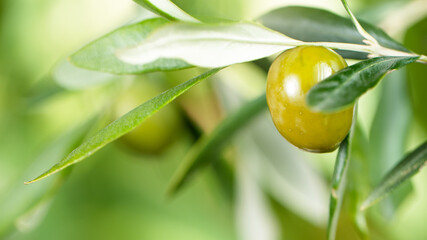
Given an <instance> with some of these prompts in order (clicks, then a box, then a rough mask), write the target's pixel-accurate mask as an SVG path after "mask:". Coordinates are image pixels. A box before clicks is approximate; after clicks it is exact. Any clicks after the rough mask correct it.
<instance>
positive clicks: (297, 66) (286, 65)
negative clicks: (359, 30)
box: [267, 46, 353, 152]
mask: <svg viewBox="0 0 427 240" xmlns="http://www.w3.org/2000/svg"><path fill="white" fill-rule="evenodd" d="M346 66H347V64H346V62H345V61H344V59H343V58H342V57H341V56H340V55H338V54H337V53H335V52H334V51H332V50H330V49H328V48H324V47H313V46H299V47H296V48H293V49H289V50H287V51H285V52H283V53H282V54H281V55H280V56H278V57H277V58H276V59H275V60H274V62H273V64H272V65H271V67H270V70H269V71H268V77H267V103H268V107H269V109H270V113H271V117H272V119H273V122H274V124H275V125H276V128H277V130H278V131H279V132H280V133H281V134H282V135H283V136H284V137H285V138H286V139H287V140H288V141H289V142H290V143H292V144H293V145H295V146H296V147H298V148H301V149H304V150H307V151H310V152H331V151H333V150H335V149H336V148H337V147H338V145H339V144H340V142H341V141H342V140H343V139H344V137H345V136H346V135H347V133H348V131H349V130H350V126H351V121H352V117H353V107H350V108H347V109H345V110H342V111H339V112H335V113H331V114H324V113H319V112H314V111H313V110H311V109H309V108H308V106H307V104H306V101H305V98H306V95H307V92H308V91H309V90H310V88H311V87H313V86H314V85H315V84H316V83H318V82H320V81H322V80H324V79H325V78H327V77H328V76H330V75H332V74H333V73H335V72H337V71H339V70H340V69H342V68H345V67H346Z"/></svg>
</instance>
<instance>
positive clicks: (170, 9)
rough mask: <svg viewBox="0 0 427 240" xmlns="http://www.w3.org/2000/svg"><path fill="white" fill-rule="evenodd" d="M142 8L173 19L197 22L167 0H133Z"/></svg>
mask: <svg viewBox="0 0 427 240" xmlns="http://www.w3.org/2000/svg"><path fill="white" fill-rule="evenodd" d="M134 1H135V2H136V3H138V4H139V5H141V6H143V7H144V8H146V9H148V10H150V11H152V12H153V13H156V14H158V15H160V16H162V17H164V18H167V19H169V20H172V21H175V20H179V21H184V22H198V20H197V19H195V18H194V17H192V16H190V15H189V14H188V13H186V12H184V11H183V10H182V9H180V8H179V7H178V6H176V5H175V4H174V3H173V2H171V1H169V0H134Z"/></svg>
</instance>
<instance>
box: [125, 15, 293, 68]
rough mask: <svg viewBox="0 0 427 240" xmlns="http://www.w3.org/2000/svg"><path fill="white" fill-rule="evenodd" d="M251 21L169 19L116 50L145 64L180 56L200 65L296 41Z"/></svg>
mask: <svg viewBox="0 0 427 240" xmlns="http://www.w3.org/2000/svg"><path fill="white" fill-rule="evenodd" d="M300 44H301V41H298V40H295V39H292V38H289V37H286V36H285V35H283V34H280V33H278V32H274V31H272V30H270V29H268V28H265V27H263V26H261V25H257V24H254V23H248V22H242V23H223V24H195V23H182V22H179V23H172V24H168V25H166V26H164V27H162V28H160V29H158V30H157V31H155V32H154V33H153V34H151V35H150V36H149V37H148V38H147V39H146V40H145V41H142V42H141V43H140V44H139V45H137V46H136V47H132V48H127V49H122V50H120V51H117V56H118V58H120V59H121V60H123V61H124V62H127V63H129V64H138V65H141V64H148V63H151V62H153V61H156V60H157V59H162V58H167V59H169V58H172V59H181V60H183V61H185V62H187V63H189V64H191V65H194V66H201V67H223V66H228V65H231V64H235V63H241V62H248V61H252V60H255V59H259V58H263V57H267V56H270V55H272V54H275V53H277V52H280V51H283V50H286V49H288V48H291V47H294V46H297V45H300Z"/></svg>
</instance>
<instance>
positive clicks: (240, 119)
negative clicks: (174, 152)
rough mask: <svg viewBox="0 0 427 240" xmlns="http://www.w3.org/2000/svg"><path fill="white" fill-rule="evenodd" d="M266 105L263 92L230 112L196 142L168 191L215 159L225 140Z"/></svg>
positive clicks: (177, 188) (179, 186) (171, 190)
mask: <svg viewBox="0 0 427 240" xmlns="http://www.w3.org/2000/svg"><path fill="white" fill-rule="evenodd" d="M266 106H267V103H266V99H265V94H263V95H261V96H260V97H258V98H256V99H255V100H252V101H250V102H249V103H247V104H246V105H244V106H243V107H241V108H240V109H239V110H237V111H236V112H234V113H232V114H231V115H230V116H229V117H227V118H226V119H225V120H224V121H223V122H221V123H220V125H219V126H218V127H217V128H216V129H215V130H214V131H213V132H212V133H211V134H210V135H208V136H205V137H204V138H202V139H201V140H200V141H199V142H197V143H196V145H195V146H194V147H193V148H192V150H191V152H190V153H189V154H188V157H187V159H186V160H185V162H184V163H183V164H182V165H181V167H180V169H178V171H177V174H176V175H175V177H174V179H173V181H172V184H171V187H170V193H171V194H174V193H176V192H177V191H178V190H180V189H181V188H182V186H183V185H184V184H185V183H187V182H188V180H189V179H190V177H191V176H192V175H193V174H194V173H195V172H197V171H198V170H200V169H201V168H202V167H204V166H206V165H207V164H210V163H212V162H213V161H215V160H217V159H218V157H219V156H220V155H221V152H222V149H223V148H224V147H225V146H226V144H227V143H228V141H227V140H230V139H231V137H232V136H233V135H234V134H236V132H237V131H238V130H240V129H241V128H242V127H243V126H245V124H247V123H248V122H249V121H250V120H251V119H252V118H253V117H254V116H256V115H257V114H258V113H260V112H261V111H262V110H264V109H266Z"/></svg>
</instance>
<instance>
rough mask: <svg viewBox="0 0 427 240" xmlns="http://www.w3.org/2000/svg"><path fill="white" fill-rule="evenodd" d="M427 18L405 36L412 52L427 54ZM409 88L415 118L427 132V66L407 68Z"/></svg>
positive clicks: (406, 44) (413, 65)
mask: <svg viewBox="0 0 427 240" xmlns="http://www.w3.org/2000/svg"><path fill="white" fill-rule="evenodd" d="M426 39H427V17H426V18H424V19H423V20H421V21H420V22H418V23H416V24H415V25H414V26H412V27H411V28H409V29H408V31H407V32H406V36H405V40H404V43H405V46H408V48H410V49H411V50H413V51H415V52H417V53H421V54H424V55H426V54H427V44H426ZM407 74H408V78H407V81H408V87H409V91H410V96H411V104H412V107H413V109H414V115H415V118H416V119H417V120H418V122H419V123H420V124H421V125H422V127H423V128H424V130H425V132H427V107H426V105H425V103H426V102H427V94H426V92H425V91H426V89H427V81H426V78H425V77H426V76H427V66H426V65H425V64H421V63H415V64H411V65H409V66H408V67H407Z"/></svg>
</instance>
